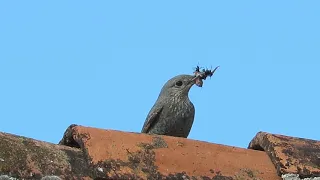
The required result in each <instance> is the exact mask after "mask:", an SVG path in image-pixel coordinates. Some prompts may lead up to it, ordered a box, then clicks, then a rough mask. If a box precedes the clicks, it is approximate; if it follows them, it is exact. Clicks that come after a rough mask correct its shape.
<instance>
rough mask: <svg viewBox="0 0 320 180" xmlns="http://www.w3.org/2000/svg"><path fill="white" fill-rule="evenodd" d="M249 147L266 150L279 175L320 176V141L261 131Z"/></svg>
mask: <svg viewBox="0 0 320 180" xmlns="http://www.w3.org/2000/svg"><path fill="white" fill-rule="evenodd" d="M248 148H249V149H256V150H263V151H265V152H266V153H267V154H268V155H269V157H270V158H271V160H272V162H273V164H274V165H275V167H276V168H277V171H278V174H279V175H282V174H299V177H300V178H307V177H317V176H320V141H315V140H310V139H303V138H296V137H289V136H284V135H276V134H269V133H265V132H259V133H258V134H257V135H256V136H255V137H254V139H253V140H252V141H251V142H250V144H249V147H248Z"/></svg>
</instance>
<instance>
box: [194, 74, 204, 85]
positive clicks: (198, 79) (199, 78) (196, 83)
mask: <svg viewBox="0 0 320 180" xmlns="http://www.w3.org/2000/svg"><path fill="white" fill-rule="evenodd" d="M191 82H192V83H193V84H195V85H197V86H198V87H202V85H203V81H202V79H201V77H200V76H195V77H194V78H192V80H191Z"/></svg>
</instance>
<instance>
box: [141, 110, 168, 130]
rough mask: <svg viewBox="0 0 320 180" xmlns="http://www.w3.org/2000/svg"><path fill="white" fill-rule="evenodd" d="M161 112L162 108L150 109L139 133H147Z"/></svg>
mask: <svg viewBox="0 0 320 180" xmlns="http://www.w3.org/2000/svg"><path fill="white" fill-rule="evenodd" d="M162 110H163V106H158V107H155V108H152V110H151V112H150V113H149V114H148V116H147V119H146V121H145V123H144V125H143V128H142V130H141V133H148V132H149V131H150V128H151V127H152V126H153V125H154V124H155V123H156V122H157V121H158V120H159V117H160V114H161V112H162Z"/></svg>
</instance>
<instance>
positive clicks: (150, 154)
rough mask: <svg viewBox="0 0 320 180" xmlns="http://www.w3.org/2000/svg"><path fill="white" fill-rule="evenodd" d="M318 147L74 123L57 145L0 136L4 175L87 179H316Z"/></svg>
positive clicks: (270, 138) (289, 140)
mask: <svg viewBox="0 0 320 180" xmlns="http://www.w3.org/2000/svg"><path fill="white" fill-rule="evenodd" d="M319 147H320V143H319V141H314V140H308V139H301V138H294V137H287V136H282V135H274V134H268V133H263V132H261V133H258V134H257V136H256V137H255V138H254V139H253V140H252V141H251V143H250V145H249V148H250V149H243V148H237V147H231V146H225V145H218V144H212V143H207V142H202V141H196V140H191V139H186V138H177V137H169V136H151V135H147V134H140V133H128V132H121V131H114V130H103V129H97V128H90V127H83V126H77V125H71V126H70V127H68V129H67V130H66V132H65V134H64V137H63V139H62V140H61V141H60V143H59V145H55V144H51V143H47V142H43V141H37V140H34V139H30V138H25V137H21V136H16V135H12V134H7V133H0V175H8V176H10V177H14V178H19V179H41V177H44V176H47V177H60V178H61V179H87V180H90V179H214V180H219V179H220V180H221V179H224V180H239V179H255V180H277V179H281V178H280V176H281V175H284V174H288V173H293V175H294V174H299V175H300V177H313V176H319V166H320V165H319V149H320V148H319ZM252 149H255V150H252ZM257 150H264V151H265V152H263V151H257ZM268 155H269V156H268ZM275 167H276V168H277V169H276V168H275ZM277 170H278V174H277ZM4 177H5V176H4Z"/></svg>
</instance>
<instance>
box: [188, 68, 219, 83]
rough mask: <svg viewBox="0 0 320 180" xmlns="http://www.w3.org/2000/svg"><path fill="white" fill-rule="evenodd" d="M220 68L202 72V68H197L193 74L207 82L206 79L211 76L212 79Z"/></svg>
mask: <svg viewBox="0 0 320 180" xmlns="http://www.w3.org/2000/svg"><path fill="white" fill-rule="evenodd" d="M218 68H219V66H217V67H216V68H214V69H213V70H211V69H204V68H203V69H202V70H201V71H200V67H199V66H196V68H195V71H194V72H193V73H194V74H195V76H199V77H200V78H201V79H204V80H206V78H207V77H208V76H209V77H211V76H212V75H213V73H214V72H215V71H216V70H217V69H218Z"/></svg>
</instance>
